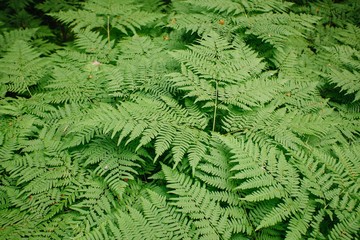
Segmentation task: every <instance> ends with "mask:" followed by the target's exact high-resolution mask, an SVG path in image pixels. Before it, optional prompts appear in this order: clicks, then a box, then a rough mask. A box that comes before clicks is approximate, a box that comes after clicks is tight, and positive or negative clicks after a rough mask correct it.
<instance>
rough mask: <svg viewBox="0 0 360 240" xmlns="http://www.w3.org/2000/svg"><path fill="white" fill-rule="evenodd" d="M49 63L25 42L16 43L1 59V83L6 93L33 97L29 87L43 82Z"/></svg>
mask: <svg viewBox="0 0 360 240" xmlns="http://www.w3.org/2000/svg"><path fill="white" fill-rule="evenodd" d="M47 63H48V62H47V61H46V60H45V59H44V58H40V53H38V52H37V51H36V50H35V49H34V48H32V47H30V46H29V45H28V44H27V43H26V42H25V41H21V40H19V41H16V42H15V43H14V44H13V45H12V46H11V47H10V49H9V50H8V51H7V53H6V54H5V56H4V57H3V58H1V59H0V64H1V68H0V82H1V84H5V85H6V91H9V92H15V93H20V94H23V93H27V94H29V95H31V92H30V89H29V87H31V86H33V85H35V84H37V83H38V82H40V81H41V79H42V78H43V77H44V75H45V73H46V71H44V70H45V67H46V65H47Z"/></svg>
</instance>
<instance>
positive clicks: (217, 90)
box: [212, 80, 219, 132]
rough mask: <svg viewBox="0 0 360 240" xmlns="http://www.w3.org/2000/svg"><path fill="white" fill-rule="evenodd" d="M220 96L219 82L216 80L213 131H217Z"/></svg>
mask: <svg viewBox="0 0 360 240" xmlns="http://www.w3.org/2000/svg"><path fill="white" fill-rule="evenodd" d="M218 96H219V82H218V81H217V80H216V83H215V100H214V116H213V125H212V131H213V132H214V131H215V126H216V115H217V105H218Z"/></svg>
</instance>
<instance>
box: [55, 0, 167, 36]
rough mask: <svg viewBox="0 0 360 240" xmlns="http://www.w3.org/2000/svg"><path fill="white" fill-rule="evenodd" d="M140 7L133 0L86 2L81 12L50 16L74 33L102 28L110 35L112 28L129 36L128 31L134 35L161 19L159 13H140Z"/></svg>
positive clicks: (61, 12) (73, 11)
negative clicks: (71, 28)
mask: <svg viewBox="0 0 360 240" xmlns="http://www.w3.org/2000/svg"><path fill="white" fill-rule="evenodd" d="M140 7H141V5H138V4H137V3H136V1H133V0H126V1H121V2H119V1H115V0H101V1H86V2H85V3H84V6H83V9H81V10H77V11H75V10H68V11H66V12H64V11H60V12H58V13H51V14H50V15H51V16H53V17H56V18H57V19H59V20H60V21H62V22H64V23H67V24H71V26H72V27H73V30H74V31H75V32H78V31H80V29H82V28H89V29H94V28H100V29H101V28H103V29H104V30H105V31H107V33H108V34H110V33H109V31H110V28H114V29H117V30H119V31H120V32H122V33H124V34H129V30H130V31H131V32H132V33H133V34H134V33H136V29H139V28H141V27H143V26H145V25H147V24H150V23H153V22H154V21H155V20H156V19H158V18H160V17H161V14H159V13H151V12H146V11H141V10H140Z"/></svg>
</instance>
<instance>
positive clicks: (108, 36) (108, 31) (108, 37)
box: [106, 15, 110, 50]
mask: <svg viewBox="0 0 360 240" xmlns="http://www.w3.org/2000/svg"><path fill="white" fill-rule="evenodd" d="M106 27H107V40H108V48H109V50H110V16H109V15H108V16H107V26H106Z"/></svg>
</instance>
